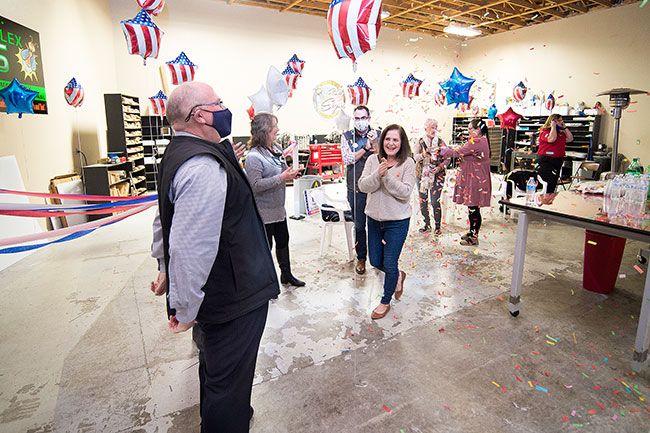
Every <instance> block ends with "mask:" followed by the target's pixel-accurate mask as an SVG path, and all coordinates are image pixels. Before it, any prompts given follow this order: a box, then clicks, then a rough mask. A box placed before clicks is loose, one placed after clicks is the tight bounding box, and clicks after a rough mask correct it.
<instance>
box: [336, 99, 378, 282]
mask: <svg viewBox="0 0 650 433" xmlns="http://www.w3.org/2000/svg"><path fill="white" fill-rule="evenodd" d="M378 132H379V131H377V130H375V129H372V128H371V127H370V110H369V109H368V107H366V106H365V105H359V106H358V107H357V108H355V109H354V128H353V129H351V130H350V131H346V132H344V133H343V135H342V136H341V154H342V156H343V164H345V179H346V182H347V187H348V188H347V189H348V202H349V203H350V208H351V209H352V215H353V218H354V233H355V236H354V238H355V250H356V253H357V263H356V266H355V271H356V273H357V274H359V275H363V274H365V273H366V256H367V253H368V245H367V240H366V194H365V193H363V192H361V191H359V178H360V177H361V173H363V168H364V167H365V165H366V161H367V159H368V158H369V157H370V155H372V154H373V153H374V152H375V150H376V149H377V137H378V136H379V133H378Z"/></svg>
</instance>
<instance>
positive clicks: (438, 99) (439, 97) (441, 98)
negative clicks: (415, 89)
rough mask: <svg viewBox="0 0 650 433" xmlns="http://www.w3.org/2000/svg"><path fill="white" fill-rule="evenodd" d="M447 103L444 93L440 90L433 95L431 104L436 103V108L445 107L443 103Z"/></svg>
mask: <svg viewBox="0 0 650 433" xmlns="http://www.w3.org/2000/svg"><path fill="white" fill-rule="evenodd" d="M446 101H447V97H446V96H445V93H444V92H443V91H442V90H438V91H437V92H436V94H435V95H433V102H435V103H436V105H437V106H438V107H442V106H443V105H445V102H446Z"/></svg>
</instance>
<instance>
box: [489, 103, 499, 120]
mask: <svg viewBox="0 0 650 433" xmlns="http://www.w3.org/2000/svg"><path fill="white" fill-rule="evenodd" d="M495 117H497V106H496V105H494V104H492V105H490V108H488V119H494V118H495Z"/></svg>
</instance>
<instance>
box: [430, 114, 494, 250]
mask: <svg viewBox="0 0 650 433" xmlns="http://www.w3.org/2000/svg"><path fill="white" fill-rule="evenodd" d="M468 135H469V140H468V141H467V144H466V145H464V146H462V147H460V148H455V149H454V148H450V147H443V148H441V149H440V156H441V157H442V158H452V157H457V158H458V157H459V158H461V160H460V169H459V170H458V174H457V175H456V188H455V189H454V203H457V204H463V205H465V206H467V207H468V209H469V233H467V234H466V235H463V236H462V237H461V241H460V244H461V245H478V232H479V230H480V228H481V221H482V218H481V208H482V207H489V206H490V200H491V198H492V181H491V178H490V141H489V139H488V128H487V125H486V124H485V122H484V121H483V120H481V119H472V121H470V123H469V126H468Z"/></svg>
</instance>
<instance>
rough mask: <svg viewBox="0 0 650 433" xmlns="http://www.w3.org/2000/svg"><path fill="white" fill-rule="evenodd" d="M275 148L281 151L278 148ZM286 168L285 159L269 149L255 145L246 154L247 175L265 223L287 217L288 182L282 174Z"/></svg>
mask: <svg viewBox="0 0 650 433" xmlns="http://www.w3.org/2000/svg"><path fill="white" fill-rule="evenodd" d="M274 150H276V151H278V152H279V151H280V149H278V148H275V149H274ZM286 169H287V164H286V163H285V162H284V159H282V158H279V157H277V156H275V155H273V154H271V152H269V150H268V149H263V148H261V147H254V148H252V149H251V151H250V152H248V155H247V156H246V176H248V181H249V182H250V184H251V188H253V193H254V195H255V202H256V203H257V208H258V209H259V211H260V216H261V217H262V221H264V224H271V223H276V222H279V221H283V220H284V219H285V218H286V217H287V211H286V210H285V208H284V201H285V194H286V184H285V181H284V180H283V179H282V177H281V176H280V174H282V172H283V171H284V170H286Z"/></svg>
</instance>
